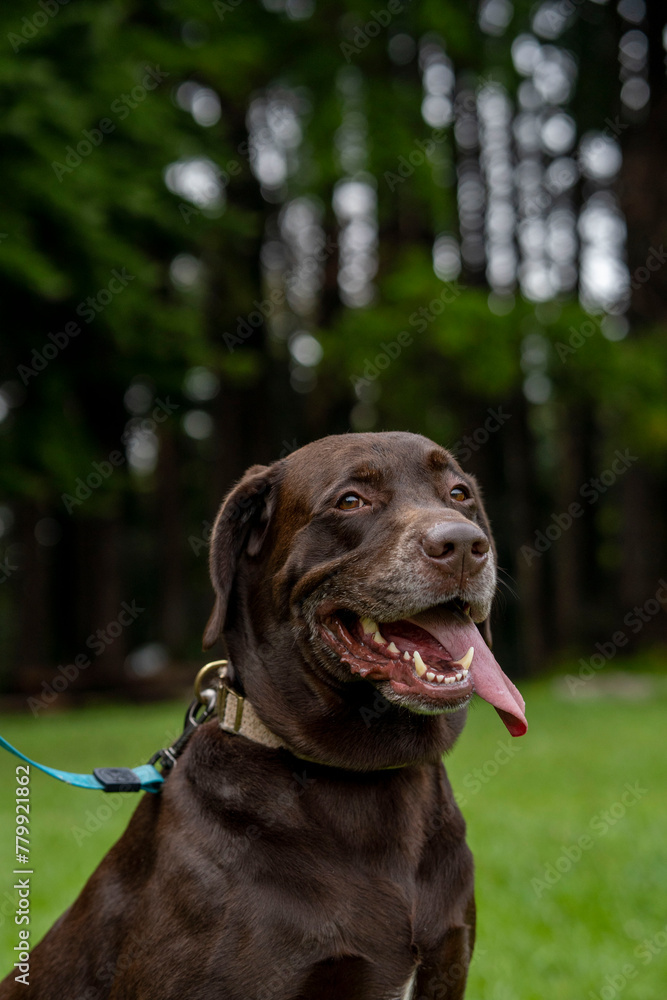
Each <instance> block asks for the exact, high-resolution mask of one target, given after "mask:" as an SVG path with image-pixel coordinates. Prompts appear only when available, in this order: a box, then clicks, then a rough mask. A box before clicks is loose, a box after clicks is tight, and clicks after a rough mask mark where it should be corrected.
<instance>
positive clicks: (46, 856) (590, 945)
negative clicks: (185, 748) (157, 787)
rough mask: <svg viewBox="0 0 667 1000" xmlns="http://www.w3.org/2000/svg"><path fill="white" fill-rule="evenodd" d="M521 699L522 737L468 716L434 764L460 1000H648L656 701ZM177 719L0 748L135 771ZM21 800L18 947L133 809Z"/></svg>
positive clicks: (656, 974) (76, 797) (34, 780)
mask: <svg viewBox="0 0 667 1000" xmlns="http://www.w3.org/2000/svg"><path fill="white" fill-rule="evenodd" d="M523 687H524V690H525V693H526V695H527V697H526V701H527V704H528V718H529V722H530V731H529V733H528V735H527V736H526V737H523V738H521V739H519V740H511V739H510V737H509V736H508V735H507V734H506V732H505V729H504V727H503V726H502V724H501V723H500V720H499V719H498V717H497V715H496V713H495V712H494V711H493V710H492V709H491V708H490V707H489V706H487V705H484V704H479V705H478V706H477V707H476V708H475V710H474V711H473V712H471V715H470V719H469V721H468V725H467V727H466V730H465V733H464V735H463V737H462V739H461V741H460V743H459V745H458V747H457V748H456V750H455V751H454V753H453V755H452V757H451V758H450V759H449V761H448V771H449V774H450V777H451V780H452V784H453V786H454V789H455V791H456V793H457V796H458V798H459V801H460V803H461V805H462V808H463V812H464V815H465V816H466V819H467V821H468V839H469V842H470V845H471V847H472V849H473V851H474V853H475V858H476V865H477V881H476V885H477V903H478V945H477V949H476V952H475V957H474V960H473V965H472V969H471V974H470V983H469V987H468V996H469V997H470V998H479V1000H573V997H581V998H586V1000H590V998H589V993H590V992H592V994H593V996H594V997H595V998H596V1000H597V998H598V997H599V995H600V991H601V990H602V991H603V998H604V997H611V996H613V995H614V994H612V992H611V989H612V987H611V986H610V985H609V983H608V980H607V977H611V982H612V983H614V982H615V987H616V988H617V991H618V992H621V993H622V996H623V1000H659V998H662V997H663V996H664V991H665V985H664V984H665V981H666V978H667V977H666V975H665V965H666V963H667V947H664V945H663V947H662V950H660V943H662V941H663V940H664V938H663V936H662V935H663V932H664V931H665V927H666V925H667V911H666V910H665V906H664V902H665V899H667V865H666V864H665V861H664V846H663V840H664V815H665V803H666V802H667V778H666V777H665V768H664V763H663V758H664V750H663V741H664V737H663V734H664V718H665V708H666V707H667V701H666V700H665V699H664V698H661V699H657V700H653V701H645V702H618V701H602V700H600V701H585V702H582V703H581V704H577V703H574V704H573V703H564V702H560V701H557V700H555V699H554V698H553V696H552V694H551V689H550V687H549V686H547V685H546V684H543V685H523ZM182 709H183V706H181V705H180V704H179V705H174V704H169V705H164V704H163V705H153V706H148V707H144V706H142V707H136V706H132V707H128V706H122V707H121V706H105V707H96V708H91V709H87V710H85V711H80V712H68V713H63V714H61V715H52V716H47V717H45V718H40V719H32V718H28V717H20V718H19V717H16V716H14V717H12V718H8V717H5V718H2V719H0V732H1V733H2V734H3V735H4V736H5V737H6V738H7V739H8V740H9V741H10V742H12V743H14V744H18V746H19V747H20V749H22V750H23V751H24V752H25V753H27V754H28V755H29V756H32V757H34V758H35V759H36V760H39V761H40V762H44V763H48V764H51V765H52V766H56V767H60V768H63V769H66V770H75V771H87V770H90V769H91V768H92V767H94V766H97V765H99V764H119V765H120V764H123V765H132V764H137V763H142V762H144V761H145V760H146V759H147V758H148V757H149V756H150V754H151V753H152V751H153V750H154V749H157V747H158V746H163V745H164V744H165V742H167V741H168V739H169V738H170V737H172V736H173V735H174V734H175V731H176V730H177V729H178V727H179V725H180V722H181V716H182ZM507 747H509V748H510V750H512V751H514V753H513V755H512V756H509V755H508V754H507V752H506V750H504V749H503V748H507ZM17 763H18V761H17V760H16V759H15V758H13V757H10V756H9V754H6V753H4V752H1V753H0V781H1V788H2V793H1V794H0V818H1V820H2V822H1V827H0V828H1V829H2V831H3V832H2V834H1V835H0V949H1V951H0V954H2V956H3V959H2V966H1V970H2V972H4V971H6V969H7V968H8V967H9V966H10V964H11V959H10V960H8V958H7V956H8V955H9V954H11V949H12V948H13V946H14V944H15V943H16V928H15V926H14V924H13V911H14V909H15V898H14V895H15V894H14V893H13V891H12V889H11V886H12V883H13V877H12V875H11V872H12V870H13V868H14V856H13V855H14V851H13V829H12V828H13V821H14V816H13V811H14V795H13V787H14V773H15V766H16V764H17ZM475 772H477V774H476V773H475ZM637 783H638V785H639V789H638V790H639V796H640V797H639V799H638V800H637V801H633V802H629V804H628V805H627V806H626V807H625V810H624V815H622V816H621V815H620V813H621V811H622V808H621V806H619V805H617V804H618V803H620V802H621V800H622V795H623V793H624V790H625V786H626V784H629V785H630V786H635V785H636V784H637ZM30 791H31V828H32V835H31V861H32V865H33V868H34V872H35V874H34V875H33V876H32V897H31V906H32V923H31V931H32V940H33V942H34V941H37V940H38V939H39V937H41V935H42V934H43V933H44V932H45V931H46V930H47V928H48V927H49V926H50V925H51V923H52V922H53V921H54V920H55V918H56V917H57V916H58V915H59V914H60V913H61V912H62V910H63V909H64V908H65V907H66V906H67V905H68V904H69V903H70V902H71V901H72V899H73V898H74V897H75V896H76V894H77V893H78V892H79V890H80V889H81V887H82V885H83V884H84V882H85V880H86V879H87V877H88V875H89V874H90V873H91V871H92V870H93V868H94V867H95V866H96V865H97V863H98V862H99V860H100V859H101V858H102V856H103V855H104V854H105V852H106V851H107V850H108V849H109V847H110V846H111V844H112V843H113V842H114V841H115V840H116V839H117V837H118V836H119V834H120V833H121V831H122V830H123V829H124V827H125V825H126V823H127V821H128V818H129V816H130V814H131V812H132V810H133V809H134V807H135V805H136V798H135V797H134V796H132V795H126V796H123V798H122V802H121V805H120V807H119V808H117V809H116V810H115V811H111V809H110V803H111V801H112V798H111V797H109V796H106V797H105V796H104V795H103V794H102V793H97V792H89V791H83V790H77V789H71V788H68V787H67V786H65V785H62V784H61V783H59V782H56V781H54V780H52V779H51V778H48V777H46V776H45V775H42V774H41V773H39V772H37V771H36V770H35V769H33V770H32V774H31V783H30ZM113 801H114V802H117V801H118V799H117V798H116V797H114V799H113ZM100 810H101V812H100ZM609 810H611V815H610V816H608V817H607V818H605V817H604V814H605V813H606V812H609ZM109 814H110V815H109ZM616 817H618V818H617V819H616ZM609 820H614V822H613V825H610V824H609ZM93 827H99V828H96V829H94V830H93V829H92V828H93ZM88 828H90V830H91V832H90V833H89V835H88ZM77 831H79V833H78V836H77ZM81 831H83V834H84V835H83V837H82V834H81ZM582 836H588V837H589V840H587V841H585V843H586V844H587V845H588V846H587V849H585V850H583V851H582V853H581V858H580V859H579V860H577V861H575V862H574V863H572V864H571V867H570V869H569V871H566V872H564V873H563V874H562V875H561V877H560V878H559V879H558V881H557V882H556V884H554V885H552V886H548V885H546V883H545V878H544V875H545V868H546V866H547V865H553V866H554V869H557V867H558V866H559V865H560V867H563V868H565V867H567V859H566V858H565V856H564V853H563V849H564V848H570V847H571V845H573V844H576V842H577V841H578V840H579V838H580V837H582ZM77 839H78V841H79V842H78V843H77ZM552 879H553V873H552ZM534 880H540V881H541V882H542V883H545V884H544V885H543V886H540V885H539V884H537V883H536V882H535V881H534ZM656 934H658V944H657V945H655V946H654V947H655V948H657V950H658V953H657V954H656V955H655V956H651V953H650V951H647V950H645V949H643V948H642V944H641V942H642V941H643V940H644V939H649V940H650V939H653V938H654V936H655V935H656ZM637 949H639V950H637ZM624 966H626V970H625V975H627V973H628V968H627V967H630V971H631V972H632V973H633V974H632V975H631V977H630V978H629V980H628V983H627V985H622V984H621V980H620V979H619V978H615V977H619V976H622V975H623V974H624V973H623V971H622V970H623V967H624ZM605 987H607V989H606V990H605Z"/></svg>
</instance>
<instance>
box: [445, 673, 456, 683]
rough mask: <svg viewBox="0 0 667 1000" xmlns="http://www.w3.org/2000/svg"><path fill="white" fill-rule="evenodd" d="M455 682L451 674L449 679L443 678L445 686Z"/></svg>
mask: <svg viewBox="0 0 667 1000" xmlns="http://www.w3.org/2000/svg"><path fill="white" fill-rule="evenodd" d="M455 680H456V678H455V677H454V675H453V674H451V675H450V676H449V677H445V684H453V683H454V681H455Z"/></svg>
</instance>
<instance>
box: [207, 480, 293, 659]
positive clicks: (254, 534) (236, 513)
mask: <svg viewBox="0 0 667 1000" xmlns="http://www.w3.org/2000/svg"><path fill="white" fill-rule="evenodd" d="M280 471H281V463H280V462H275V463H274V464H273V465H253V466H251V467H250V468H249V469H248V471H247V472H246V473H245V475H244V476H243V478H242V479H241V480H240V482H238V483H237V484H236V486H234V487H233V488H232V490H231V491H230V492H229V493H228V494H227V496H226V497H225V499H224V500H223V502H222V506H221V507H220V510H219V511H218V516H217V517H216V519H215V524H214V525H213V531H212V532H211V543H210V547H209V570H210V574H211V582H212V584H213V589H214V590H215V604H214V606H213V611H212V612H211V617H210V618H209V620H208V623H207V625H206V628H205V630H204V642H203V646H204V649H210V648H211V646H212V645H213V644H214V643H215V642H216V641H217V639H219V638H220V635H221V633H222V631H223V629H224V627H225V618H226V617H227V604H228V601H229V595H230V593H231V589H232V584H233V582H234V576H235V574H236V567H237V565H238V561H239V557H240V556H241V553H242V552H243V551H244V550H245V551H246V552H247V553H248V555H249V556H256V555H258V554H259V552H260V550H261V548H262V543H263V541H264V538H265V536H266V532H267V529H268V526H269V521H270V520H271V515H272V514H273V511H274V509H275V505H276V492H277V485H278V481H279V478H280Z"/></svg>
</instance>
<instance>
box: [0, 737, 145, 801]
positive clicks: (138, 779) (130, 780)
mask: <svg viewBox="0 0 667 1000" xmlns="http://www.w3.org/2000/svg"><path fill="white" fill-rule="evenodd" d="M0 747H4V749H5V750H9V752H10V753H13V754H14V755H15V756H16V757H20V758H21V760H25V761H26V762H27V763H28V764H32V766H33V767H37V768H39V770H40V771H43V772H44V774H48V775H50V776H51V777H52V778H57V779H58V781H64V782H65V783H66V784H68V785H75V786H76V787H77V788H95V789H97V791H100V792H159V791H160V789H161V787H162V785H163V783H164V778H163V777H162V775H161V774H160V772H159V771H158V770H157V768H155V767H153V765H152V764H140V765H139V767H133V768H129V767H96V768H95V770H94V771H93V773H92V774H76V773H75V772H73V771H59V770H58V769H57V768H55V767H46V765H45V764H38V763H37V761H35V760H30V757H26V755H25V754H23V753H21V751H20V750H17V749H16V747H13V746H12V745H11V743H8V742H7V740H6V739H4V737H2V736H0Z"/></svg>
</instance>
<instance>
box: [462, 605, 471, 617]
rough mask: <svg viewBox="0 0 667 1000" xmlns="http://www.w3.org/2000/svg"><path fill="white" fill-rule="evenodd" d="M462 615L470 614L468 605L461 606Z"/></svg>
mask: <svg viewBox="0 0 667 1000" xmlns="http://www.w3.org/2000/svg"><path fill="white" fill-rule="evenodd" d="M463 614H464V615H469V614H470V605H469V604H464V605H463Z"/></svg>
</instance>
